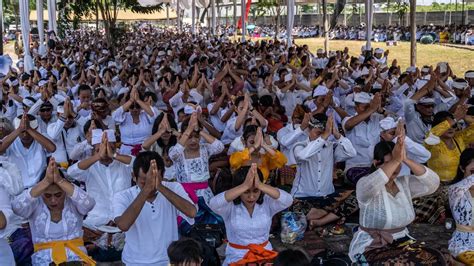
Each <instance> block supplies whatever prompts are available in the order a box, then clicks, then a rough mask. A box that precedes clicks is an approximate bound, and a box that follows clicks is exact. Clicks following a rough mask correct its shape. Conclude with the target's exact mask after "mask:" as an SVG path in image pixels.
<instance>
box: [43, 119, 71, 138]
mask: <svg viewBox="0 0 474 266" xmlns="http://www.w3.org/2000/svg"><path fill="white" fill-rule="evenodd" d="M63 128H64V122H63V121H62V120H60V119H58V120H57V121H56V122H54V123H52V124H50V125H49V126H48V128H47V129H46V132H47V133H48V136H49V137H50V138H51V139H52V140H58V139H59V138H60V137H61V133H62V130H63ZM64 141H66V140H64Z"/></svg>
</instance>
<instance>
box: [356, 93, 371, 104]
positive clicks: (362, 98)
mask: <svg viewBox="0 0 474 266" xmlns="http://www.w3.org/2000/svg"><path fill="white" fill-rule="evenodd" d="M370 101H372V95H370V94H368V93H367V92H359V93H356V94H354V102H356V103H370Z"/></svg>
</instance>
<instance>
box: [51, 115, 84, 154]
mask: <svg viewBox="0 0 474 266" xmlns="http://www.w3.org/2000/svg"><path fill="white" fill-rule="evenodd" d="M64 123H65V122H63V121H61V120H57V121H56V122H54V123H52V124H50V125H49V126H48V130H47V132H48V136H49V138H50V139H51V140H52V141H53V142H54V144H55V145H56V151H54V152H53V155H52V156H53V157H54V158H55V159H56V162H59V163H60V162H67V161H68V158H70V156H69V155H70V154H71V152H72V150H73V149H74V146H75V145H76V144H78V143H80V142H81V141H82V136H81V131H82V130H81V129H80V128H79V125H78V124H77V123H76V125H75V126H74V127H71V128H69V129H67V130H66V129H65V128H64ZM64 144H66V147H64Z"/></svg>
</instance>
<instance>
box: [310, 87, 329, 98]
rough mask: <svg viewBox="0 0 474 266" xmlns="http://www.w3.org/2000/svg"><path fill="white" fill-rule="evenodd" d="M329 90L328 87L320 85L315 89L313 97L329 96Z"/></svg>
mask: <svg viewBox="0 0 474 266" xmlns="http://www.w3.org/2000/svg"><path fill="white" fill-rule="evenodd" d="M328 92H329V90H328V88H326V86H323V85H318V86H317V87H316V89H314V92H313V97H318V96H323V95H326V94H328Z"/></svg>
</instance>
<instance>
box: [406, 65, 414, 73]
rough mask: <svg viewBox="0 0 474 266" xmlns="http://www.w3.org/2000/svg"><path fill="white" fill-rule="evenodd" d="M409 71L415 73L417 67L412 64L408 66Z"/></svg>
mask: <svg viewBox="0 0 474 266" xmlns="http://www.w3.org/2000/svg"><path fill="white" fill-rule="evenodd" d="M407 72H408V73H415V72H416V67H414V66H411V67H409V68H407Z"/></svg>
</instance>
